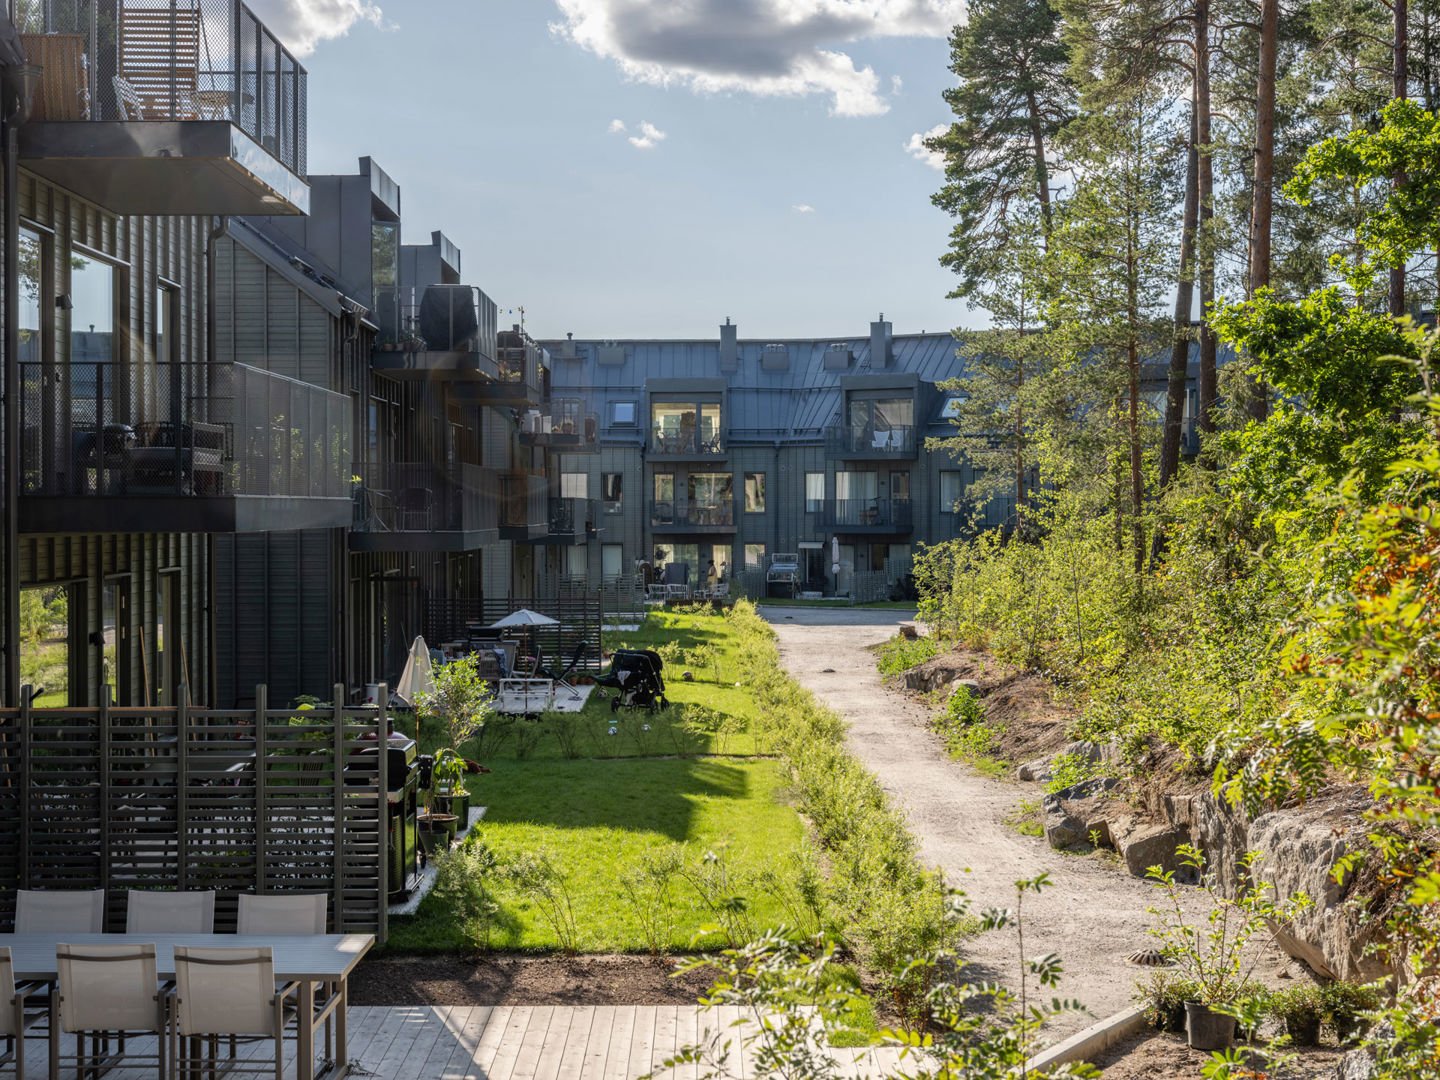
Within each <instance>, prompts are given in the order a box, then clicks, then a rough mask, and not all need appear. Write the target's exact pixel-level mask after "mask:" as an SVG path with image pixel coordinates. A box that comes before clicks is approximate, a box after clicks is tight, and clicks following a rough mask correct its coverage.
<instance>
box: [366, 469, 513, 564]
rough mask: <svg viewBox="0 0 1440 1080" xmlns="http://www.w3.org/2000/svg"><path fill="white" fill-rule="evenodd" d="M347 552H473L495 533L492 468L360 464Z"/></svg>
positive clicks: (497, 490) (496, 506)
mask: <svg viewBox="0 0 1440 1080" xmlns="http://www.w3.org/2000/svg"><path fill="white" fill-rule="evenodd" d="M356 473H357V475H358V476H359V483H358V485H356V488H355V492H354V500H355V519H354V524H353V525H352V526H351V531H350V550H351V551H476V550H478V549H479V548H481V547H482V546H484V545H485V544H488V543H493V542H494V541H495V540H497V539H498V538H499V535H500V533H499V524H500V515H499V497H500V484H499V478H498V477H497V475H496V473H495V471H494V470H493V469H485V468H481V467H480V466H479V465H458V466H448V467H447V466H441V465H438V464H431V463H428V462H426V463H402V464H389V465H362V466H357V467H356Z"/></svg>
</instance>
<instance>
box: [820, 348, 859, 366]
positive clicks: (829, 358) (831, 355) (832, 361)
mask: <svg viewBox="0 0 1440 1080" xmlns="http://www.w3.org/2000/svg"><path fill="white" fill-rule="evenodd" d="M854 359H855V351H854V350H853V349H851V348H850V346H849V345H846V344H844V343H843V342H836V343H834V344H833V345H827V346H825V370H826V371H849V370H850V364H851V362H852V361H853V360H854Z"/></svg>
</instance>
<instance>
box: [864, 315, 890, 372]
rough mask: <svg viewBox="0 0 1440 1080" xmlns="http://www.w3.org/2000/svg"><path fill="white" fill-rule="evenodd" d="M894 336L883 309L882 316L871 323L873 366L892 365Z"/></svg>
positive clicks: (871, 358)
mask: <svg viewBox="0 0 1440 1080" xmlns="http://www.w3.org/2000/svg"><path fill="white" fill-rule="evenodd" d="M893 337H894V335H893V334H892V333H891V328H890V324H889V323H888V322H886V321H885V313H884V312H883V311H882V312H881V313H880V318H879V319H878V320H876V321H875V322H872V323H871V324H870V366H871V367H872V368H888V367H889V366H890V361H891V360H892V359H893V358H894V355H895V354H894V350H893V349H892V348H891V341H892V340H893Z"/></svg>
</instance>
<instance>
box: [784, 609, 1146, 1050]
mask: <svg viewBox="0 0 1440 1080" xmlns="http://www.w3.org/2000/svg"><path fill="white" fill-rule="evenodd" d="M761 614H762V615H763V616H764V617H765V618H766V619H768V620H769V621H770V622H771V623H772V624H773V625H774V627H775V631H776V634H777V635H778V636H779V639H780V658H781V662H782V663H783V664H784V665H785V667H786V669H787V670H788V671H789V672H790V674H791V675H792V676H794V678H795V679H797V680H798V681H799V682H800V684H801V685H803V686H805V687H807V688H808V689H809V690H811V691H812V692H813V693H814V694H815V695H816V697H818V698H819V699H820V700H821V701H823V702H825V703H826V704H827V705H829V706H830V707H831V708H833V709H834V710H835V711H836V712H838V713H840V714H841V715H842V716H843V717H845V719H846V720H848V721H849V722H850V746H851V749H852V750H853V751H854V753H855V754H856V755H857V756H858V757H859V758H860V760H861V761H863V762H864V763H865V764H866V765H867V766H868V767H869V768H870V770H871V771H872V772H874V774H875V775H876V776H877V777H878V778H879V780H880V783H881V784H882V785H883V786H884V788H885V790H886V791H887V792H888V793H889V794H890V796H891V798H893V799H894V800H895V802H896V804H897V805H898V806H899V807H900V808H901V809H902V810H903V811H904V812H905V814H906V815H907V816H908V817H909V819H910V824H911V828H912V829H913V831H914V832H915V835H916V836H917V838H918V839H919V841H920V851H921V855H922V857H923V858H924V859H925V860H926V861H927V862H929V863H931V864H933V865H935V866H938V867H940V868H941V869H942V870H943V871H944V872H945V876H946V878H947V880H949V881H950V882H951V883H952V884H953V885H956V886H958V887H960V888H962V889H964V890H965V891H966V892H967V893H968V894H969V895H970V898H971V901H972V904H973V906H974V910H976V911H979V910H982V909H984V908H987V907H998V906H1004V907H1010V906H1013V904H1014V899H1015V891H1014V887H1013V885H1014V882H1015V881H1017V880H1020V879H1022V878H1031V877H1034V876H1035V875H1037V874H1039V873H1040V872H1041V871H1046V872H1048V873H1049V874H1050V880H1051V882H1052V884H1051V887H1050V888H1049V889H1047V890H1046V891H1045V892H1044V893H1042V894H1041V895H1040V896H1038V897H1037V896H1035V895H1034V894H1033V893H1029V894H1027V895H1026V897H1025V908H1024V911H1025V937H1026V950H1025V951H1026V953H1027V954H1028V955H1030V956H1032V957H1034V956H1040V955H1043V954H1044V953H1049V952H1054V953H1057V954H1059V956H1060V958H1061V962H1062V964H1063V966H1064V969H1065V975H1064V978H1063V980H1062V982H1061V984H1060V987H1059V992H1060V994H1061V996H1063V997H1069V998H1078V999H1079V1000H1080V1001H1082V1002H1083V1003H1084V1004H1085V1006H1086V1008H1087V1009H1088V1010H1089V1013H1090V1015H1088V1016H1087V1015H1085V1014H1082V1013H1071V1014H1068V1015H1065V1016H1061V1017H1060V1018H1058V1019H1057V1020H1056V1021H1054V1022H1053V1024H1052V1025H1051V1027H1052V1030H1051V1037H1052V1038H1059V1037H1063V1036H1064V1035H1066V1034H1069V1033H1070V1032H1073V1031H1076V1030H1078V1029H1080V1028H1082V1027H1084V1026H1086V1025H1087V1024H1089V1023H1093V1022H1094V1020H1095V1019H1097V1018H1099V1017H1105V1016H1109V1015H1110V1014H1112V1013H1114V1012H1118V1011H1119V1010H1120V1009H1123V1008H1125V1007H1126V1006H1128V1005H1129V1004H1130V995H1131V991H1132V988H1133V986H1134V983H1135V980H1136V978H1137V976H1138V975H1139V974H1141V971H1140V969H1137V968H1135V967H1133V966H1131V965H1129V964H1127V963H1126V962H1125V956H1126V955H1127V954H1128V953H1130V952H1133V951H1134V950H1135V949H1138V948H1144V947H1147V946H1150V945H1152V944H1153V943H1154V942H1153V939H1152V938H1150V937H1149V936H1148V935H1147V934H1146V932H1145V931H1146V928H1147V927H1148V926H1149V925H1150V920H1149V917H1148V916H1147V914H1146V911H1145V909H1146V907H1147V906H1149V905H1151V904H1153V903H1155V902H1156V901H1157V899H1158V896H1157V894H1156V893H1155V890H1154V889H1153V887H1152V886H1150V885H1147V884H1146V883H1145V882H1143V881H1140V880H1139V879H1136V878H1133V877H1131V876H1130V875H1128V874H1126V873H1125V872H1124V871H1123V870H1120V869H1117V868H1116V867H1115V866H1114V865H1112V864H1109V863H1106V862H1104V861H1102V860H1101V859H1099V858H1095V857H1083V856H1075V855H1064V854H1061V853H1060V852H1058V851H1055V850H1054V849H1052V848H1051V847H1050V846H1049V845H1047V844H1046V843H1045V841H1044V840H1043V839H1039V838H1036V837H1029V836H1022V835H1021V834H1020V833H1019V832H1017V831H1016V830H1015V829H1014V828H1013V827H1012V826H1010V825H1007V824H1006V823H1005V818H1006V817H1007V816H1008V815H1009V814H1011V813H1012V812H1013V811H1014V810H1015V808H1016V806H1017V804H1018V803H1019V802H1020V801H1021V800H1022V799H1027V798H1028V799H1039V798H1040V796H1041V794H1042V789H1041V787H1040V785H1038V784H1022V783H1019V782H1015V781H1008V780H992V779H990V778H988V777H985V776H981V775H979V774H978V773H976V772H975V771H974V770H972V769H971V768H969V767H968V766H966V765H964V764H963V763H961V762H957V761H953V760H951V758H950V757H949V756H948V755H947V754H946V753H945V751H944V749H943V748H942V746H941V744H940V740H939V739H938V738H937V737H936V736H935V735H934V734H932V733H931V732H929V731H928V730H927V729H926V727H925V721H926V713H927V710H926V709H925V707H924V706H923V705H921V704H919V703H918V702H915V701H913V700H911V699H910V698H908V697H906V696H904V695H902V694H899V693H895V692H893V691H891V690H888V689H887V688H886V687H885V686H883V685H882V684H881V681H880V676H879V673H878V672H877V671H876V670H875V657H874V654H873V653H871V652H870V651H869V650H868V646H871V645H874V644H875V643H877V642H880V641H883V640H885V639H886V638H888V637H891V636H892V635H893V634H894V633H895V627H896V625H897V624H898V623H900V622H903V621H906V619H907V615H906V613H905V612H901V611H883V610H866V609H855V608H836V609H820V610H815V609H810V608H784V607H770V608H765V607H762V608H761ZM827 669H828V670H827ZM963 952H964V956H965V958H966V960H967V973H968V974H969V975H970V977H972V978H977V979H985V980H990V979H994V980H997V981H1000V982H1003V983H1006V984H1013V981H1014V977H1015V973H1016V971H1017V949H1016V945H1015V939H1014V936H1013V935H1011V934H1008V933H993V934H981V935H979V936H977V937H975V938H973V939H971V940H970V941H968V942H966V944H965V947H964V950H963ZM1047 996H1049V995H1047Z"/></svg>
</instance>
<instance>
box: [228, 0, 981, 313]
mask: <svg viewBox="0 0 1440 1080" xmlns="http://www.w3.org/2000/svg"><path fill="white" fill-rule="evenodd" d="M250 5H251V7H252V8H254V10H255V11H256V13H257V14H258V15H259V16H260V17H261V18H262V19H263V20H264V21H265V22H266V23H267V24H268V25H270V26H271V28H272V29H274V30H275V31H276V32H277V34H279V35H280V36H281V38H282V40H285V41H286V42H287V43H288V44H290V45H291V47H292V48H293V49H295V51H297V52H298V53H300V54H301V56H302V62H303V63H304V64H305V66H306V68H307V69H308V71H309V75H310V77H309V125H308V130H309V164H310V171H311V172H312V173H316V174H321V173H327V172H353V171H354V170H355V167H356V161H357V159H358V158H360V157H361V156H364V155H369V156H371V157H373V158H374V159H375V161H376V162H377V163H379V165H380V166H381V167H382V168H383V169H384V170H385V171H386V172H387V173H389V174H390V176H391V177H393V178H394V179H395V180H396V182H397V183H399V185H400V188H401V198H402V216H403V222H404V240H405V242H407V243H409V242H424V241H426V240H428V238H429V235H430V232H431V230H432V229H440V230H441V231H443V232H444V233H445V234H446V235H447V236H449V237H450V238H451V239H452V240H454V241H455V242H456V243H457V244H459V245H460V248H461V250H462V261H463V271H464V273H463V277H464V280H465V281H466V283H468V284H474V285H479V286H480V287H481V288H483V289H484V290H485V291H486V292H487V293H488V294H489V295H490V296H491V297H492V298H493V299H494V300H495V301H496V302H497V303H498V304H499V305H500V307H501V309H502V314H501V323H502V325H508V324H510V323H512V322H517V321H519V319H520V315H519V310H518V309H519V308H521V307H523V308H524V309H525V310H524V322H525V326H526V328H527V329H528V330H530V331H531V333H533V334H535V335H536V336H537V337H541V338H557V337H562V336H563V335H564V334H565V333H567V332H573V333H574V335H575V336H576V337H577V338H641V337H702V338H713V337H715V336H717V331H716V327H717V326H718V324H720V323H722V322H723V321H724V320H725V318H726V317H727V316H729V317H730V318H731V319H733V320H734V321H735V322H736V323H738V324H739V327H740V336H741V337H742V338H762V339H763V338H770V337H774V338H779V337H827V336H830V337H841V336H845V337H857V336H864V335H866V334H868V332H869V322H870V320H872V319H874V318H876V316H877V315H878V314H879V313H880V312H882V311H883V312H884V313H885V315H886V317H887V318H889V319H890V320H891V321H892V322H893V324H894V326H895V330H896V332H897V333H907V332H919V331H923V330H928V331H932V332H933V331H941V330H948V329H951V328H952V327H955V326H964V325H970V326H974V325H979V324H980V323H981V322H983V316H981V315H979V314H978V313H972V312H969V311H967V310H966V308H965V305H964V304H963V303H962V302H960V301H956V300H949V299H946V293H947V292H948V291H949V289H950V288H951V285H952V282H951V280H950V278H951V275H950V273H949V272H948V271H946V270H944V269H943V268H941V267H940V265H939V263H938V257H939V255H940V254H941V253H942V252H943V250H944V248H945V244H946V239H947V236H948V232H949V228H950V221H949V219H948V217H947V216H946V215H945V214H943V213H942V212H941V211H939V210H937V209H936V208H935V207H934V206H932V205H931V203H930V196H931V194H932V193H933V192H934V191H935V190H936V188H937V187H938V186H939V184H940V181H941V173H940V172H939V171H938V169H937V165H938V163H937V162H935V161H934V160H933V159H931V160H927V158H929V157H930V156H929V155H926V154H925V153H924V151H923V149H921V148H918V147H917V145H916V136H917V135H918V134H920V133H923V132H926V131H927V130H929V129H932V128H934V127H935V126H936V125H938V124H941V123H944V122H945V121H946V118H947V113H948V111H947V108H946V106H945V103H944V101H943V100H942V99H941V96H940V95H941V92H942V90H943V89H944V88H945V87H946V86H948V85H950V83H951V81H952V78H951V76H950V73H949V71H948V69H947V67H946V65H947V62H948V58H949V50H948V47H947V43H946V34H947V33H948V30H949V27H950V26H952V25H953V24H954V23H955V22H956V21H957V20H958V19H959V18H960V17H961V11H962V3H961V0H374V2H372V0H250Z"/></svg>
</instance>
